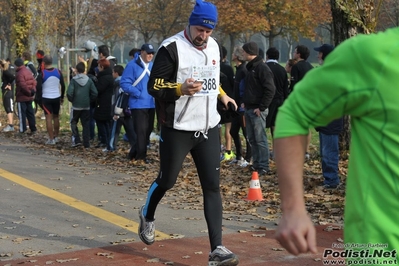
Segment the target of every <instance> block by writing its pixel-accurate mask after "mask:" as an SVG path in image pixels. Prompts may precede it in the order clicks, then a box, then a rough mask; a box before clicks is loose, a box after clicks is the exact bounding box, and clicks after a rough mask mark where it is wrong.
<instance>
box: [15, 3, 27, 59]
mask: <svg viewBox="0 0 399 266" xmlns="http://www.w3.org/2000/svg"><path fill="white" fill-rule="evenodd" d="M10 4H11V5H10V6H11V10H12V12H13V21H14V23H13V24H12V31H13V36H14V40H15V52H16V55H17V56H18V57H19V56H21V55H22V53H23V52H24V51H26V50H28V49H29V36H30V32H31V27H32V20H31V19H32V14H31V12H30V4H31V0H11V2H10Z"/></svg>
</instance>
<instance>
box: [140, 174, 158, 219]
mask: <svg viewBox="0 0 399 266" xmlns="http://www.w3.org/2000/svg"><path fill="white" fill-rule="evenodd" d="M157 187H158V184H157V183H156V182H153V183H152V185H151V187H150V189H149V190H148V195H147V201H146V202H145V206H144V210H143V215H144V217H146V216H147V208H148V205H149V204H150V198H151V196H152V193H154V190H155V189H156V188H157Z"/></svg>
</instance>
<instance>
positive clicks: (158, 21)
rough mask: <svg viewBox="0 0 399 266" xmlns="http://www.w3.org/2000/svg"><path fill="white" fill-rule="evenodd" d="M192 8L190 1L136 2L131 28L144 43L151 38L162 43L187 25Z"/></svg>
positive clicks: (160, 0) (192, 4) (141, 0)
mask: <svg viewBox="0 0 399 266" xmlns="http://www.w3.org/2000/svg"><path fill="white" fill-rule="evenodd" d="M193 7H194V3H193V2H192V1H190V0H169V1H164V0H153V1H147V0H136V12H135V13H134V15H133V18H134V19H133V20H132V21H131V26H132V27H134V28H135V29H136V30H137V31H138V32H139V33H140V34H141V35H142V36H143V38H144V42H145V43H148V42H150V40H151V39H152V38H153V37H157V38H158V40H160V41H162V40H163V39H166V38H167V37H169V36H172V35H173V34H175V33H177V32H179V31H181V30H182V29H183V28H184V26H185V25H187V23H188V17H189V15H190V12H191V10H192V9H193Z"/></svg>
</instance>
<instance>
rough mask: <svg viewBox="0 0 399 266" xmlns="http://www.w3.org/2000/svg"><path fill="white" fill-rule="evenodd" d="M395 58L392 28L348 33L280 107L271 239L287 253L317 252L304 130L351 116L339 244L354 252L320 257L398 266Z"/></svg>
mask: <svg viewBox="0 0 399 266" xmlns="http://www.w3.org/2000/svg"><path fill="white" fill-rule="evenodd" d="M398 62H399V27H396V28H392V29H389V30H387V31H385V32H381V33H377V34H371V35H359V36H357V37H353V38H351V39H349V40H347V41H345V42H343V43H342V44H340V45H339V46H338V47H337V48H336V49H335V50H334V51H333V52H332V53H330V55H329V56H328V57H327V58H326V60H325V62H324V64H323V66H322V67H320V68H316V69H315V70H312V71H310V72H309V73H308V74H307V75H306V76H305V77H304V79H303V80H302V81H301V82H299V83H298V84H297V85H296V87H295V90H294V92H293V93H292V94H291V95H290V96H289V97H288V100H287V101H285V103H284V105H283V106H282V107H281V108H280V109H279V113H278V115H277V121H276V131H275V147H276V164H277V172H278V178H279V186H280V192H281V208H282V212H283V215H282V218H281V221H280V223H279V227H278V229H277V232H276V238H277V240H278V241H279V242H280V243H281V244H282V246H283V247H285V248H286V249H287V250H288V251H289V252H290V253H292V254H295V255H297V254H300V253H305V252H308V251H311V252H316V251H317V249H316V247H317V245H316V233H315V228H314V226H313V223H312V221H311V219H310V217H309V216H308V214H307V211H306V208H305V202H304V197H303V194H304V191H303V182H302V175H303V161H304V151H305V144H306V136H307V134H308V130H309V128H314V127H318V126H325V125H327V124H328V123H329V122H331V121H333V120H334V119H337V118H339V117H341V116H343V115H350V116H351V134H352V140H351V147H350V158H349V167H348V177H347V180H346V200H345V213H344V221H345V224H344V228H345V229H344V244H343V246H342V247H345V248H346V249H347V250H345V251H348V252H347V255H348V254H349V253H350V251H353V252H354V251H356V252H358V253H357V255H358V257H357V258H355V255H354V253H353V252H352V253H351V254H352V255H348V256H346V255H345V254H342V253H333V252H335V251H333V250H328V251H327V252H325V253H324V255H325V256H324V258H331V257H332V253H333V254H335V255H338V254H340V255H339V256H341V255H343V256H342V257H345V256H346V260H347V263H348V265H349V263H351V265H355V264H356V265H380V264H382V262H384V263H385V262H386V261H388V260H389V261H390V262H389V263H388V264H390V265H398V263H399V259H398V255H397V252H396V251H397V250H396V249H398V248H399V127H398V119H399V104H398V98H399V89H398V86H399V85H398V84H399V82H398V81H399V78H398V77H399V64H398ZM288 158H289V159H288ZM359 250H364V252H363V253H360V252H361V251H360V252H359ZM338 251H341V252H342V250H338ZM369 255H371V256H369ZM329 256H330V257H329ZM351 256H352V257H351ZM324 258H323V259H324ZM360 260H363V262H361V261H360Z"/></svg>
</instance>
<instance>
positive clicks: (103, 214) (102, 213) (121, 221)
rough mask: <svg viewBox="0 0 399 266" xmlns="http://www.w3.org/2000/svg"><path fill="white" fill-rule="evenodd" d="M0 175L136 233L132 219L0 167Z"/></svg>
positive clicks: (161, 235)
mask: <svg viewBox="0 0 399 266" xmlns="http://www.w3.org/2000/svg"><path fill="white" fill-rule="evenodd" d="M0 176H2V177H4V178H6V179H8V180H10V181H11V182H14V183H17V184H19V185H21V186H24V187H26V188H28V189H30V190H33V191H35V192H37V193H40V194H43V195H44V196H46V197H49V198H52V199H54V200H57V201H59V202H61V203H64V204H66V205H68V206H70V207H73V208H75V209H78V210H80V211H82V212H85V213H88V214H91V215H93V216H95V217H98V218H100V219H102V220H104V221H107V222H109V223H112V224H114V225H117V226H119V227H122V228H124V229H126V230H128V231H131V232H134V233H136V234H137V231H138V227H139V224H138V223H136V222H134V221H132V220H129V219H126V218H124V217H122V216H119V215H116V214H114V213H112V212H109V211H106V210H103V209H100V208H98V207H95V206H93V205H90V204H88V203H86V202H83V201H80V200H78V199H75V198H73V197H70V196H68V195H65V194H62V193H60V192H58V191H55V190H53V189H50V188H48V187H45V186H43V185H40V184H38V183H35V182H33V181H30V180H28V179H26V178H23V177H20V176H18V175H15V174H13V173H11V172H8V171H6V170H4V169H1V168H0ZM155 235H156V239H157V240H161V239H170V238H171V237H170V236H169V235H168V234H165V233H163V232H160V231H155Z"/></svg>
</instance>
